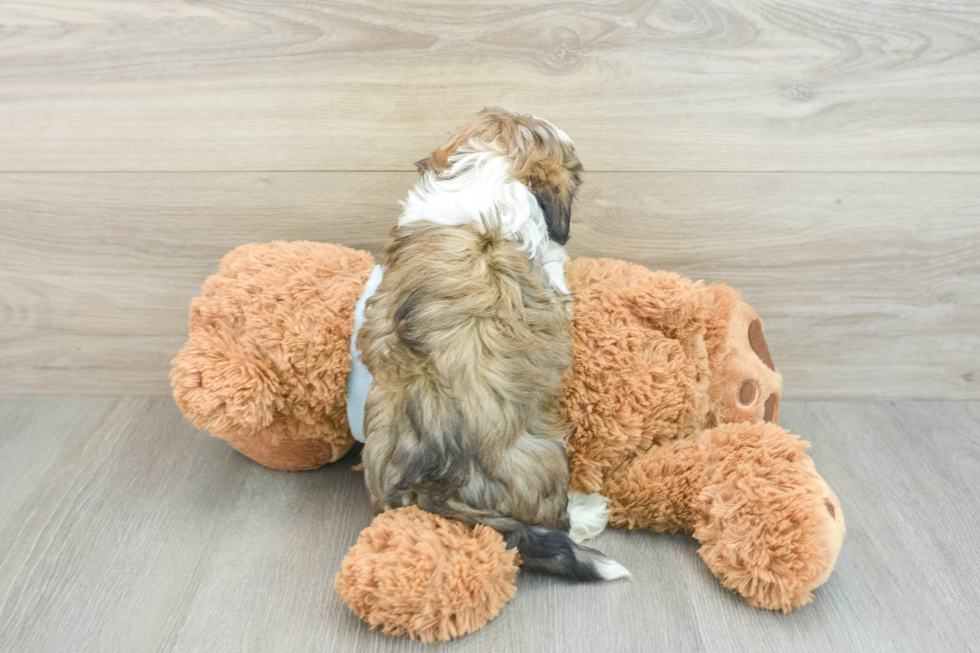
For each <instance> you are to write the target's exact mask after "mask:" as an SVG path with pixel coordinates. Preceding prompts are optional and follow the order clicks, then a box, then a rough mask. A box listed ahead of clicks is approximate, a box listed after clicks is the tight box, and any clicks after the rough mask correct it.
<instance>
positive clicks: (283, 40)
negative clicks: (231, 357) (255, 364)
mask: <svg viewBox="0 0 980 653" xmlns="http://www.w3.org/2000/svg"><path fill="white" fill-rule="evenodd" d="M0 25H3V29H2V30H0V372H2V373H0V392H40V393H68V394H78V393H84V394H150V395H152V394H160V393H166V392H167V391H168V384H167V370H168V366H169V360H170V358H171V357H172V356H173V355H174V354H175V353H176V352H177V350H178V349H179V348H180V346H181V344H182V342H183V339H184V337H185V335H186V311H187V304H188V302H189V300H190V298H191V297H193V296H194V295H195V294H196V292H197V291H198V289H199V288H200V285H201V283H202V282H203V281H204V279H205V277H206V276H207V275H208V274H210V273H211V272H213V271H214V269H215V268H216V265H217V262H218V260H219V259H220V257H221V255H222V254H223V253H224V252H226V251H227V250H229V249H231V248H232V247H234V246H236V245H238V244H241V243H245V242H251V241H268V240H273V239H285V240H292V239H317V240H327V241H333V242H341V243H344V244H347V245H351V246H355V247H363V248H367V249H371V250H374V251H376V250H377V249H378V247H379V246H380V243H381V242H382V240H383V238H384V236H385V234H386V233H387V230H388V228H389V227H390V225H391V224H392V223H393V222H394V220H395V218H396V216H397V214H398V210H399V207H398V204H397V201H398V199H400V198H401V197H402V196H403V195H404V193H405V191H406V190H407V188H408V187H409V186H410V184H411V183H412V181H413V179H414V174H413V173H411V172H410V171H411V169H412V165H411V164H412V162H413V161H415V160H417V159H418V158H421V157H422V156H423V155H425V154H426V153H427V152H428V151H430V150H431V149H432V148H433V147H435V146H436V145H438V144H439V143H440V141H441V139H443V138H444V137H445V135H446V134H448V132H449V131H450V130H451V129H452V128H453V126H454V125H455V124H457V123H458V122H460V121H461V120H463V119H465V118H466V117H467V116H468V115H469V114H471V113H472V112H473V111H475V110H477V109H479V108H481V107H482V106H484V105H488V104H503V105H506V106H510V107H512V108H517V109H521V110H523V111H528V112H532V113H536V114H539V115H543V116H546V117H549V118H551V119H553V120H554V121H555V122H557V123H558V124H559V125H561V126H562V127H564V128H565V129H566V130H567V131H568V132H569V133H570V134H571V136H572V137H573V138H574V139H575V141H576V143H577V144H578V147H579V151H580V153H581V156H582V159H583V161H584V163H585V165H586V168H587V170H588V171H589V172H588V174H587V176H586V186H585V188H584V192H583V195H582V199H581V202H580V203H579V206H578V208H577V213H576V216H575V221H574V227H573V232H572V234H573V236H572V241H571V246H570V249H571V251H572V253H573V254H575V255H588V256H611V257H620V258H627V259H630V260H634V261H636V262H639V263H642V264H644V265H648V266H650V267H655V268H658V267H659V268H665V269H671V270H676V271H679V272H682V273H684V274H686V275H689V276H692V277H694V278H704V279H705V280H706V281H709V282H725V283H729V284H731V285H732V286H734V287H736V288H737V289H739V290H741V291H743V294H744V297H745V299H746V300H747V301H749V302H750V303H752V304H753V305H754V306H756V307H757V308H759V309H760V311H761V312H762V314H763V317H764V319H765V321H766V325H767V336H768V338H769V341H770V345H771V349H772V350H773V355H774V358H775V359H776V362H777V365H778V366H779V367H780V369H781V370H782V371H783V373H784V376H785V380H786V394H787V396H788V397H796V398H832V397H836V398H844V397H864V398H878V397H895V398H973V399H976V398H980V379H977V375H978V372H980V327H978V324H980V5H974V4H970V3H963V2H954V1H935V2H925V1H924V0H918V1H915V2H908V3H903V4H901V5H898V4H894V3H864V2H858V1H857V0H836V1H830V2H827V1H821V2H815V1H813V2H811V1H809V0H792V1H790V0H784V1H781V2H763V1H749V0H733V1H724V0H705V1H704V2H685V1H683V0H674V1H670V2H666V1H663V2H629V1H626V2H618V3H607V2H581V3H575V4H567V3H552V2H523V3H520V2H509V1H506V0H496V1H491V2H431V3H427V4H418V3H385V2H344V3H336V2H324V1H320V0H317V1H303V0H287V1H285V2H278V3H256V2H251V1H247V0H244V1H236V2H209V3H189V2H177V1H175V0H164V1H162V2H148V1H144V0H136V1H132V2H107V3H98V4H94V5H85V4H79V3H76V2H71V1H69V0H52V2H47V3H44V4H33V3H22V2H14V1H12V0H0Z"/></svg>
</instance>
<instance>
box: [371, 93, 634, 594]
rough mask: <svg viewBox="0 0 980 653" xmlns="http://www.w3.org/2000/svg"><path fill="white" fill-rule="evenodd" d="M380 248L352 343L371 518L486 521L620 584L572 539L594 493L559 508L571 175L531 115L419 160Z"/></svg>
mask: <svg viewBox="0 0 980 653" xmlns="http://www.w3.org/2000/svg"><path fill="white" fill-rule="evenodd" d="M417 165H418V167H419V170H420V172H421V173H422V178H421V180H420V181H419V182H418V183H417V184H416V185H415V187H414V188H413V189H412V191H411V192H410V193H409V195H408V199H407V200H406V201H405V202H404V203H403V206H404V212H403V213H402V215H401V217H400V218H399V220H398V225H397V227H396V228H395V229H394V230H393V231H392V233H391V236H390V238H389V240H388V242H387V244H386V245H385V246H384V249H383V251H382V256H381V266H382V268H383V270H384V272H383V278H382V281H381V284H380V286H379V287H378V289H377V292H376V294H375V295H374V296H373V297H372V298H371V299H370V300H369V302H368V304H367V306H368V309H367V311H366V313H365V322H364V325H363V327H362V328H361V330H360V332H359V334H358V336H357V348H358V349H360V350H361V351H362V352H363V353H362V359H363V362H364V363H365V365H366V366H367V368H368V370H369V371H370V372H371V374H372V375H373V377H374V378H373V382H372V385H371V389H370V391H369V393H368V397H367V403H366V408H365V419H364V430H365V438H366V444H365V447H364V451H363V461H364V471H365V480H366V482H367V487H368V489H369V491H370V493H371V500H372V503H373V506H374V509H375V512H381V511H384V510H389V509H392V508H397V507H401V506H407V505H417V506H418V507H420V508H422V509H423V510H427V511H430V512H434V513H437V514H441V515H445V516H447V517H450V518H453V519H458V520H460V521H463V522H465V523H469V524H486V525H488V526H490V527H492V528H494V529H496V530H497V531H499V532H500V533H501V534H503V536H504V539H505V541H506V542H507V545H508V546H509V547H517V549H518V551H519V552H520V554H521V557H522V559H523V561H524V563H525V564H526V565H528V566H530V567H536V568H540V569H544V570H547V571H550V572H552V573H555V574H558V575H561V576H565V577H569V578H574V579H579V580H611V579H614V578H622V577H624V576H628V575H629V572H628V571H626V569H625V568H623V567H622V566H621V565H620V564H618V563H616V562H614V561H612V560H610V559H608V558H606V557H605V556H603V555H602V554H601V553H599V552H598V551H595V550H594V549H590V548H587V547H583V546H581V545H579V544H578V543H577V542H576V541H574V540H573V538H572V537H570V536H569V534H568V532H567V531H568V530H569V527H570V520H571V526H572V532H573V533H576V534H577V535H578V536H577V537H575V540H580V539H582V537H584V536H588V535H591V534H595V533H596V532H598V531H600V530H602V528H603V527H604V526H605V520H606V517H607V516H608V510H607V509H606V506H605V500H604V499H602V498H601V497H598V496H597V495H593V496H591V497H584V498H577V500H576V499H573V503H572V505H571V507H569V499H568V457H567V455H566V452H565V442H564V436H565V433H566V425H565V424H564V423H563V421H562V419H561V418H560V416H559V414H558V408H559V400H560V397H561V390H562V374H563V373H564V372H566V371H567V370H568V369H569V368H570V366H571V362H572V351H571V347H572V345H571V302H572V298H571V296H570V293H569V292H568V288H567V287H566V285H565V278H564V263H565V260H566V258H567V256H566V254H565V250H564V249H563V248H562V245H564V244H565V242H566V241H567V240H568V236H569V221H570V218H571V205H572V201H573V199H574V198H575V194H576V191H577V189H578V186H579V177H580V175H581V172H582V165H581V164H580V163H579V160H578V157H577V156H576V155H575V148H574V146H573V144H572V141H571V140H570V139H569V138H568V136H567V135H565V133H564V132H563V131H561V130H560V129H558V128H557V127H555V126H554V125H553V124H551V123H550V122H548V121H546V120H542V119H540V118H535V117H531V116H525V115H519V114H516V113H512V112H510V111H506V110H503V109H486V110H484V111H482V112H480V113H479V114H478V115H477V116H476V117H475V118H474V119H473V120H471V121H470V122H468V123H466V124H465V125H463V126H462V127H460V128H459V129H457V130H456V132H455V133H454V134H453V135H452V136H451V137H450V139H449V142H448V143H446V145H444V146H443V147H441V148H439V149H437V150H436V151H435V152H434V153H433V154H432V155H431V156H430V157H428V158H427V159H425V160H423V161H420V162H419V163H418V164H417Z"/></svg>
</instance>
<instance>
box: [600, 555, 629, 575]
mask: <svg viewBox="0 0 980 653" xmlns="http://www.w3.org/2000/svg"><path fill="white" fill-rule="evenodd" d="M595 568H596V571H598V572H599V575H600V576H602V580H616V579H618V578H629V577H631V576H632V575H633V574H631V573H630V572H629V569H627V568H626V567H624V566H623V565H621V564H619V563H618V562H616V561H615V560H609V559H608V558H606V559H605V560H597V561H596V563H595Z"/></svg>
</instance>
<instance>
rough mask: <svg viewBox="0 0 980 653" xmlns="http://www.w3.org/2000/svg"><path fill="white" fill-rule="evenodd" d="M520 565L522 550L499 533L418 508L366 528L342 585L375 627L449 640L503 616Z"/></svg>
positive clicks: (337, 582)
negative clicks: (503, 608) (508, 544)
mask: <svg viewBox="0 0 980 653" xmlns="http://www.w3.org/2000/svg"><path fill="white" fill-rule="evenodd" d="M519 564H520V560H519V558H518V555H517V551H516V549H508V548H507V547H506V545H505V544H504V540H503V538H502V537H501V536H500V534H499V533H497V532H496V531H495V530H493V529H492V528H489V527H487V526H476V527H473V528H470V527H468V526H464V525H463V524H461V523H459V522H456V521H452V520H449V519H446V518H444V517H440V516H438V515H433V514H431V513H427V512H423V511H422V510H420V509H418V508H416V507H415V506H410V507H407V508H399V509H398V510H393V511H390V512H386V513H382V514H381V515H378V517H377V518H375V520H374V522H373V523H372V524H371V525H370V526H368V527H367V528H365V529H364V531H363V532H362V533H361V536H360V537H359V538H358V540H357V544H355V545H354V546H353V547H352V548H351V550H350V552H349V553H348V554H347V557H345V558H344V562H343V566H342V568H341V570H340V573H338V574H337V577H336V579H335V581H334V584H335V585H336V587H337V591H338V592H340V595H341V596H342V597H343V599H344V600H345V601H346V602H347V604H348V605H350V607H351V609H353V610H354V612H356V613H357V614H358V615H360V616H361V617H362V618H363V619H364V620H365V621H366V622H367V623H368V624H370V626H371V628H381V629H382V631H383V632H384V633H386V634H388V635H402V634H404V635H408V636H409V637H410V638H412V639H420V640H422V641H423V642H435V641H446V640H450V639H455V638H456V637H459V636H460V635H465V634H467V633H471V632H473V631H475V630H478V629H480V628H482V627H483V626H484V624H486V623H487V622H488V621H490V620H491V619H493V618H494V617H495V616H497V613H498V612H500V609H501V608H502V607H503V606H504V604H505V603H507V601H509V600H510V599H511V598H512V597H513V596H514V593H515V592H516V591H517V588H516V586H515V585H514V580H515V579H516V578H517V569H518V565H519Z"/></svg>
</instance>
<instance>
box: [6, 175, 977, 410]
mask: <svg viewBox="0 0 980 653" xmlns="http://www.w3.org/2000/svg"><path fill="white" fill-rule="evenodd" d="M414 179H416V176H415V175H414V173H373V174H369V175H364V174H359V173H207V174H203V173H202V174H185V173H174V174H164V173H147V174H142V173H138V174H137V173H131V174H82V173H78V174H54V173H51V174H0V324H2V325H3V326H2V327H0V335H2V337H0V367H2V368H3V370H4V374H3V375H0V392H21V393H24V392H38V393H67V394H143V395H153V394H166V393H168V392H169V384H168V381H167V373H168V371H169V361H170V359H171V358H172V357H173V356H174V355H175V354H176V352H177V351H178V350H179V349H180V347H181V346H182V345H183V342H184V340H185V339H186V335H187V310H188V305H189V302H190V299H191V298H192V297H193V296H195V295H196V294H198V292H199V291H200V287H201V284H202V283H203V281H204V279H205V278H206V277H207V276H208V275H210V274H212V273H213V272H214V271H215V270H216V268H217V264H218V261H219V260H220V258H221V256H223V255H224V254H225V253H226V252H227V251H229V250H230V249H232V248H234V247H235V246H237V245H239V244H241V243H246V242H253V241H255V242H266V241H270V240H276V239H281V240H305V239H308V240H321V241H326V242H338V243H342V244H345V245H349V246H352V247H357V248H364V249H369V250H371V251H374V252H377V250H378V249H379V247H380V245H381V243H382V242H383V239H384V238H385V236H386V234H387V231H388V229H389V227H390V225H392V224H394V222H395V220H396V218H397V213H398V200H399V199H400V198H402V197H403V196H404V194H405V192H406V191H407V189H408V188H409V186H410V185H411V184H412V182H413V181H414ZM569 249H570V251H571V253H572V254H573V255H576V256H594V257H602V256H607V257H614V258H623V259H627V260H632V261H636V262H638V263H641V264H643V265H646V266H648V267H651V268H654V269H667V270H674V271H677V272H680V273H682V274H684V275H686V276H689V277H692V278H695V279H699V278H700V279H705V280H706V281H708V282H712V283H714V282H724V283H728V284H730V285H731V286H733V287H735V288H736V289H738V290H740V291H741V292H742V293H743V296H744V298H745V300H746V301H748V302H749V303H750V304H752V305H753V306H755V307H756V308H757V309H758V310H759V311H760V312H761V314H762V316H763V319H764V320H765V323H766V329H767V338H768V340H769V343H770V347H771V349H772V352H773V356H774V357H775V360H776V363H777V365H778V366H779V368H780V370H781V371H782V372H783V374H784V377H785V387H786V396H788V397H796V398H831V397H838V398H847V397H865V398H867V397H909V398H964V399H969V398H972V399H978V398H980V381H978V380H977V375H978V372H980V331H978V330H977V328H976V325H977V323H978V322H980V179H978V178H977V176H975V175H972V174H965V175H964V174H929V175H919V174H860V175H849V174H822V173H820V174H810V173H786V174H756V173H745V174H742V173H739V174H716V173H705V174H665V173H592V174H589V175H587V178H586V184H585V186H584V187H583V193H582V197H581V200H580V201H579V203H578V205H577V208H576V211H575V214H574V216H573V227H572V240H571V241H570V243H569Z"/></svg>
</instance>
